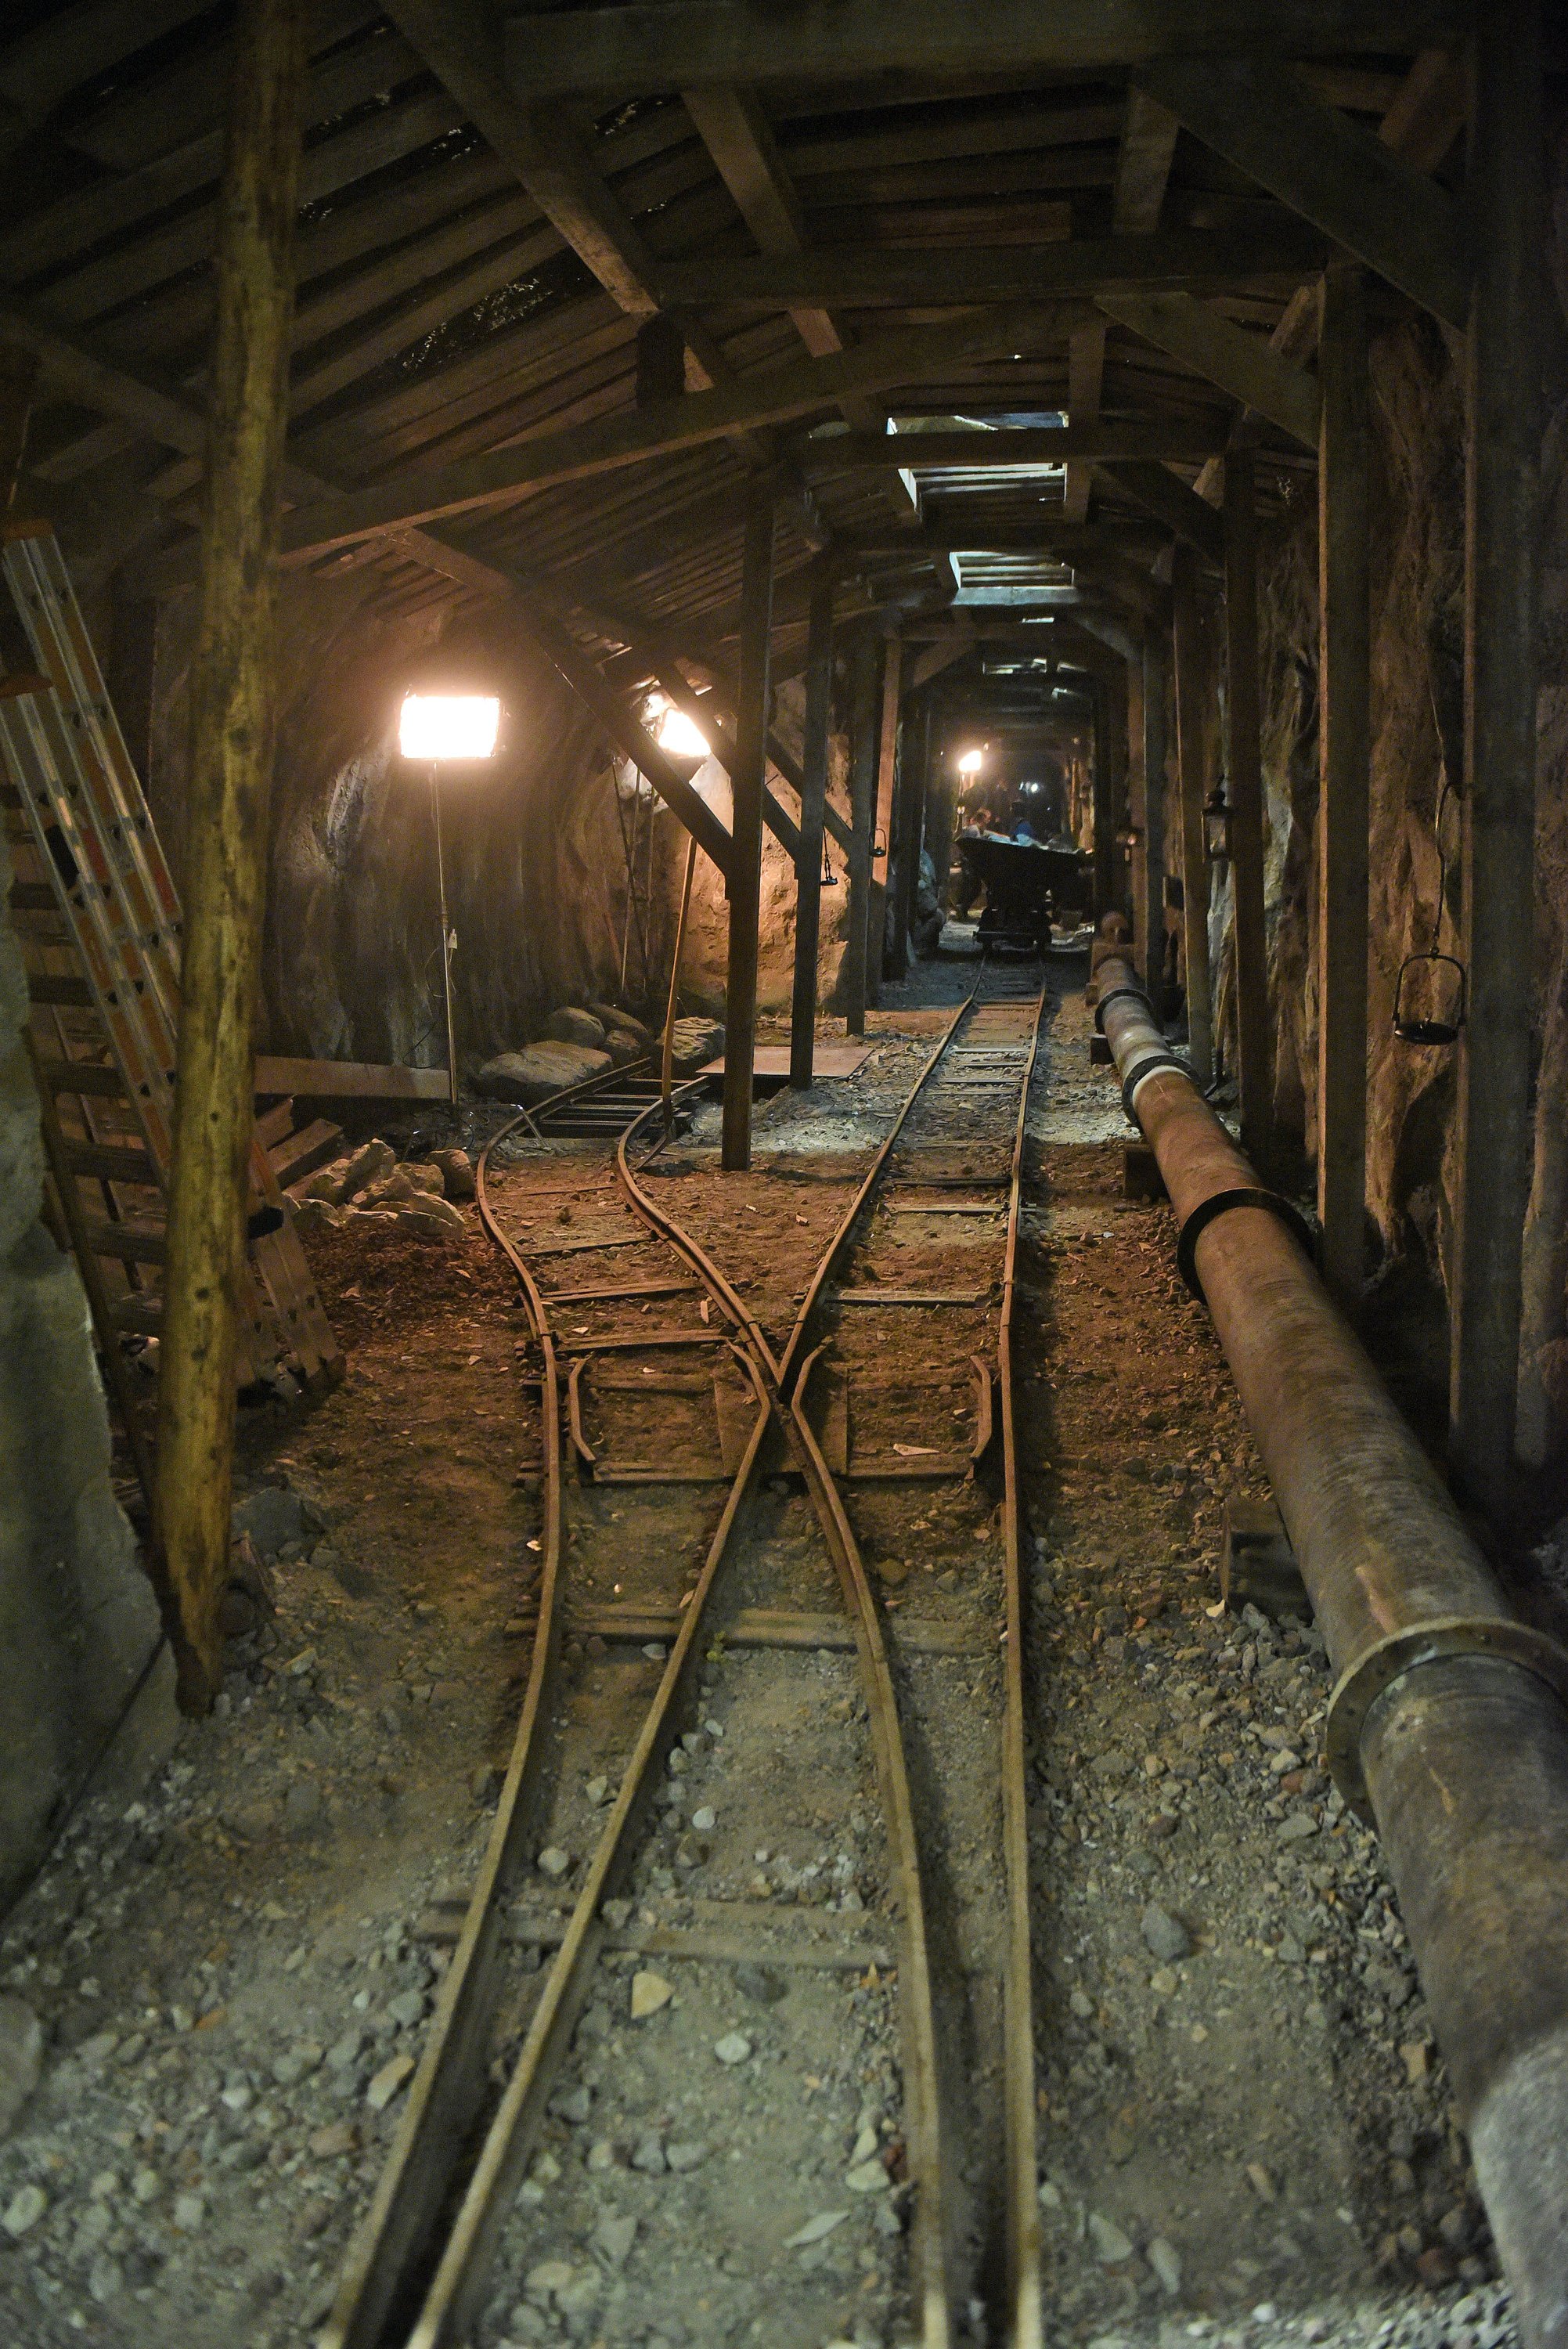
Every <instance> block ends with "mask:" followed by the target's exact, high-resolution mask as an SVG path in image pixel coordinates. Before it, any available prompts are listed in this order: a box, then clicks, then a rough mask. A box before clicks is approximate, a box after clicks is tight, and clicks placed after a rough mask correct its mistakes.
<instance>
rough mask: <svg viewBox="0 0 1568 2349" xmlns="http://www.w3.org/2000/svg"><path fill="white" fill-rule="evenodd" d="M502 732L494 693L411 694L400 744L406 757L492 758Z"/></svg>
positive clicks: (401, 724)
mask: <svg viewBox="0 0 1568 2349" xmlns="http://www.w3.org/2000/svg"><path fill="white" fill-rule="evenodd" d="M499 733H500V701H499V700H498V699H497V698H496V697H495V695H494V694H493V693H407V694H405V695H404V697H403V708H402V711H401V713H400V715H399V717H398V720H397V747H398V749H399V750H401V751H402V753H403V756H404V757H405V758H406V759H490V758H493V757H494V755H495V745H496V736H497V735H498V734H499Z"/></svg>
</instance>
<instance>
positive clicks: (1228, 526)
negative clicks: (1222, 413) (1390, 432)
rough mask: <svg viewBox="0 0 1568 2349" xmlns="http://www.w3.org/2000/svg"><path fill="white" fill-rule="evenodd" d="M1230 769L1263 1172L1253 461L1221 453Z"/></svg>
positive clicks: (1264, 1003) (1249, 1059) (1244, 1070)
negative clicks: (1223, 469) (1222, 468)
mask: <svg viewBox="0 0 1568 2349" xmlns="http://www.w3.org/2000/svg"><path fill="white" fill-rule="evenodd" d="M1224 529H1225V719H1226V758H1225V770H1226V776H1227V781H1228V787H1229V794H1230V803H1231V863H1232V866H1233V885H1234V905H1235V910H1234V934H1235V951H1236V1030H1237V1047H1238V1049H1237V1061H1238V1064H1239V1065H1238V1073H1239V1076H1240V1079H1241V1095H1242V1099H1241V1118H1242V1146H1243V1149H1244V1150H1246V1151H1247V1153H1248V1154H1249V1155H1250V1156H1251V1157H1252V1158H1253V1161H1254V1162H1255V1163H1256V1164H1258V1165H1259V1166H1260V1168H1261V1169H1262V1171H1263V1172H1264V1175H1265V1179H1266V1175H1267V1171H1268V1160H1269V1155H1270V1152H1271V1148H1272V1143H1273V1139H1274V1065H1273V1063H1274V1055H1273V1050H1272V1038H1271V1030H1270V1024H1269V995H1268V985H1269V981H1268V942H1267V933H1266V930H1265V926H1264V784H1263V754H1262V744H1261V740H1260V731H1259V730H1260V726H1261V723H1262V708H1261V685H1260V679H1259V676H1258V569H1257V516H1256V510H1255V504H1254V490H1253V460H1252V456H1251V453H1250V452H1249V451H1247V450H1233V452H1232V454H1231V455H1230V456H1228V457H1227V458H1226V460H1225V512H1224Z"/></svg>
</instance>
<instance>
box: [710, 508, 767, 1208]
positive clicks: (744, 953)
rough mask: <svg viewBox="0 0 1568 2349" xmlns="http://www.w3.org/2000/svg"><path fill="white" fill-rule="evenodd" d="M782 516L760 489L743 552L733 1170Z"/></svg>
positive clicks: (751, 1019)
mask: <svg viewBox="0 0 1568 2349" xmlns="http://www.w3.org/2000/svg"><path fill="white" fill-rule="evenodd" d="M774 535H775V517H774V512H773V493H772V490H771V488H770V487H764V488H758V489H756V490H754V491H753V492H752V495H751V499H750V502H749V503H748V507H747V512H746V536H745V543H744V546H743V549H742V554H741V592H740V602H741V619H740V675H739V678H738V681H737V686H736V711H735V768H734V771H733V773H732V775H731V777H730V783H731V798H732V804H733V808H734V813H733V815H732V816H731V819H730V835H729V837H730V862H729V873H728V882H729V924H728V927H729V938H728V956H727V967H726V980H725V1002H724V1021H725V1062H724V1075H723V1086H724V1105H723V1127H722V1133H721V1138H720V1164H722V1166H723V1167H724V1169H725V1171H726V1173H727V1174H734V1173H738V1172H740V1171H742V1170H743V1169H744V1168H746V1167H748V1166H749V1165H750V1164H751V1084H752V1063H753V1055H754V1053H755V1050H756V1043H757V960H758V951H759V947H760V936H759V927H760V922H761V905H762V898H761V890H762V869H761V856H762V798H763V792H764V789H765V784H766V773H765V770H766V764H767V742H768V719H769V711H770V709H771V706H772V690H773V688H772V680H771V678H770V675H769V657H770V652H771V637H772V627H773V544H774Z"/></svg>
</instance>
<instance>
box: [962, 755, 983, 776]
mask: <svg viewBox="0 0 1568 2349" xmlns="http://www.w3.org/2000/svg"><path fill="white" fill-rule="evenodd" d="M984 765H985V751H984V750H965V751H964V752H963V753H962V754H961V755H960V758H959V761H958V771H959V773H960V774H961V775H977V774H978V773H979V772H980V770H981V768H982V767H983V766H984Z"/></svg>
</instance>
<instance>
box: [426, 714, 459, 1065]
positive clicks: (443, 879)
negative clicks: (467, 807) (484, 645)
mask: <svg viewBox="0 0 1568 2349" xmlns="http://www.w3.org/2000/svg"><path fill="white" fill-rule="evenodd" d="M440 774H441V770H440V762H439V761H438V760H435V759H432V760H431V761H430V813H431V815H432V816H433V817H434V819H435V824H436V890H437V894H438V897H439V900H440V906H441V995H442V998H443V1000H444V1001H445V1004H446V1009H447V1083H448V1085H449V1088H450V1091H451V1096H452V1107H453V1108H454V1109H456V1107H457V1105H458V1031H457V1027H456V1023H455V1022H454V1020H453V1019H452V948H453V947H454V946H455V944H456V943H457V941H456V940H455V938H454V937H453V936H452V932H451V928H450V926H449V923H448V920H447V861H446V856H445V854H444V853H443V850H442V847H441V793H440Z"/></svg>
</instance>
